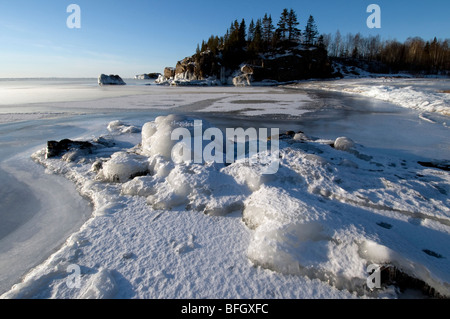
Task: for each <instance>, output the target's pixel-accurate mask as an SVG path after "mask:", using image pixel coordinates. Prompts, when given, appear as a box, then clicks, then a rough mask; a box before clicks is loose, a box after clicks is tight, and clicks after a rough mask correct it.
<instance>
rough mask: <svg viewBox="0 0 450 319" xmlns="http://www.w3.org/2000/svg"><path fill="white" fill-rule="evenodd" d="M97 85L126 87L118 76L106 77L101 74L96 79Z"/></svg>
mask: <svg viewBox="0 0 450 319" xmlns="http://www.w3.org/2000/svg"><path fill="white" fill-rule="evenodd" d="M98 84H99V85H126V83H125V82H124V80H122V78H121V77H120V76H118V75H113V74H111V75H106V74H101V75H100V76H99V77H98Z"/></svg>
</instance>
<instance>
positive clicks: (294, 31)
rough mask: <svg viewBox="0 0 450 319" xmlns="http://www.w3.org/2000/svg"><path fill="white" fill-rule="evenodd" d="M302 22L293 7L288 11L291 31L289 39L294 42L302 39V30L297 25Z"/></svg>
mask: <svg viewBox="0 0 450 319" xmlns="http://www.w3.org/2000/svg"><path fill="white" fill-rule="evenodd" d="M299 24H300V23H299V22H298V20H297V14H296V13H295V11H294V10H293V9H291V10H290V11H289V13H288V18H287V31H288V33H289V36H288V40H289V41H293V42H298V41H299V40H300V36H301V32H300V29H299V28H297V26H298V25H299Z"/></svg>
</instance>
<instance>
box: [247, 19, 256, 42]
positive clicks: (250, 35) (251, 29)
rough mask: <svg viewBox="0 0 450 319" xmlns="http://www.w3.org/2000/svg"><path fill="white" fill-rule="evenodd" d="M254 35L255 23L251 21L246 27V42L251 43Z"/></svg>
mask: <svg viewBox="0 0 450 319" xmlns="http://www.w3.org/2000/svg"><path fill="white" fill-rule="evenodd" d="M254 33H255V22H254V21H253V19H252V21H250V25H249V26H248V36H247V40H248V41H249V42H252V41H253V35H254Z"/></svg>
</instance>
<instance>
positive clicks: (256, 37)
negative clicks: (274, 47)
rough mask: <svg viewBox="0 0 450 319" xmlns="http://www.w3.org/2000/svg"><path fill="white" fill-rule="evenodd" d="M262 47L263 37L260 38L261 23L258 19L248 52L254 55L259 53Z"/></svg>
mask: <svg viewBox="0 0 450 319" xmlns="http://www.w3.org/2000/svg"><path fill="white" fill-rule="evenodd" d="M262 47H263V36H262V21H261V19H258V20H257V21H256V25H255V30H254V33H253V40H252V42H251V43H250V45H249V48H250V51H252V52H254V53H259V52H261V50H262Z"/></svg>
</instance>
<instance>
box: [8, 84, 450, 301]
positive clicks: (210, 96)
mask: <svg viewBox="0 0 450 319" xmlns="http://www.w3.org/2000/svg"><path fill="white" fill-rule="evenodd" d="M373 81H374V82H373V83H374V85H377V81H379V80H373ZM312 83H313V82H312ZM320 83H321V84H320V85H321V86H324V87H325V88H326V86H327V85H332V86H335V87H336V86H338V85H339V84H338V83H336V84H330V83H333V82H320ZM302 85H304V86H305V87H306V89H307V90H308V89H314V90H316V89H319V88H318V85H319V84H311V83H309V82H306V84H303V83H302V84H300V86H302ZM314 85H315V86H314ZM320 85H319V86H320ZM360 85H368V86H370V83H368V84H360ZM355 86H356V82H355ZM344 87H345V85H343V86H342V88H344ZM423 87H424V89H421V90H420V89H419V88H417V87H414V90H415V91H421V92H422V93H423V94H425V95H427V94H428V95H429V96H430V97H431V98H430V101H433V100H432V98H433V94H434V93H433V92H432V91H431V88H428V87H426V85H425V84H424V85H423ZM172 89H174V88H170V87H167V88H161V87H158V88H157V89H156V91H151V94H148V95H146V94H141V93H142V92H141V93H140V94H137V95H133V96H129V97H125V96H122V97H120V96H119V97H114V98H110V99H104V100H101V101H98V100H97V101H78V102H64V103H58V105H59V106H58V109H57V110H58V112H59V111H61V110H64V112H65V111H67V110H75V109H76V110H77V112H80V111H82V112H86V113H90V112H92V114H94V115H95V113H94V112H100V111H101V112H103V111H107V110H109V109H108V108H110V109H120V108H121V107H122V108H125V109H126V110H124V111H123V112H122V113H119V112H116V113H113V112H111V113H107V114H109V115H102V116H99V117H98V119H96V118H95V116H93V117H92V118H91V119H89V120H87V121H86V123H83V124H82V125H81V126H82V127H83V128H85V129H86V130H85V132H84V133H78V135H76V136H77V140H87V141H89V142H91V143H92V144H93V145H94V147H93V149H92V152H91V153H88V152H85V153H78V154H77V156H64V157H57V158H47V156H46V149H45V148H43V147H36V145H33V148H32V149H33V154H32V158H33V160H34V161H35V162H37V163H39V164H40V165H42V166H43V167H45V168H46V170H47V172H49V173H52V174H57V175H62V176H64V177H65V178H67V179H68V180H70V181H72V182H73V183H74V185H75V186H76V189H77V191H78V192H79V194H81V195H82V196H83V197H85V198H88V199H89V200H90V201H91V202H92V205H93V213H92V216H91V218H90V219H89V220H88V221H87V222H85V223H84V225H83V226H82V227H81V229H80V230H79V231H77V232H75V233H73V234H72V235H71V236H70V237H69V238H68V239H67V241H66V242H65V244H64V245H63V246H62V247H60V248H59V249H58V250H57V251H56V252H55V253H53V254H52V255H51V256H50V257H49V258H48V259H47V260H46V261H45V262H43V263H42V264H40V265H39V266H37V267H35V268H33V269H32V270H31V271H30V272H29V273H28V274H27V275H26V276H25V277H24V278H23V280H22V281H21V282H19V283H17V284H16V285H15V286H14V287H12V289H11V290H9V291H7V292H6V293H4V294H3V295H2V296H1V298H245V299H252V298H371V297H375V298H378V297H381V298H397V297H400V296H401V295H402V293H401V292H400V290H399V289H398V288H396V287H395V286H387V287H386V286H383V288H382V289H374V290H370V289H368V287H367V283H368V282H367V279H368V276H369V273H368V267H369V266H370V265H371V264H379V265H385V266H390V267H394V268H395V269H396V270H399V271H401V273H402V274H404V275H407V276H409V277H411V278H415V279H417V280H419V281H421V282H422V285H423V286H428V287H431V288H430V289H429V290H430V291H431V290H433V291H435V292H436V293H438V294H440V295H445V296H450V263H449V258H450V246H449V245H448V243H449V235H450V200H449V196H448V195H449V194H450V175H449V172H448V171H447V170H444V169H439V168H436V167H432V166H433V165H425V164H424V163H422V164H420V163H419V162H420V161H423V160H424V157H423V156H418V155H416V154H414V153H413V152H407V151H401V152H395V151H392V150H390V149H389V147H388V146H386V147H385V148H383V147H379V145H383V143H384V144H386V143H388V142H386V141H378V140H379V139H381V137H378V136H377V135H374V133H376V132H377V131H376V130H375V129H374V128H375V126H376V125H375V124H370V125H372V126H369V127H368V129H369V131H370V132H366V133H365V134H369V135H370V134H372V136H371V138H366V139H364V138H363V136H364V134H362V133H363V132H362V131H361V130H362V128H363V127H365V126H366V125H367V124H366V123H365V122H361V123H353V128H352V129H348V128H347V129H346V130H343V131H342V132H340V131H339V132H338V131H337V130H336V129H333V130H328V131H327V132H325V131H324V132H323V133H324V134H323V135H321V134H317V135H318V137H314V136H312V135H310V133H309V131H308V126H306V125H305V127H304V126H300V125H298V127H297V124H296V123H303V122H301V121H299V122H296V121H295V120H294V121H293V122H292V124H291V125H290V127H296V131H295V132H294V133H293V134H290V135H288V137H287V138H282V139H281V140H280V154H279V163H280V165H279V170H278V171H277V173H276V174H269V175H267V174H265V175H264V174H261V171H262V169H261V168H262V167H261V165H262V164H261V162H258V161H249V160H247V159H239V160H237V161H236V162H234V163H232V164H230V165H226V164H222V163H216V162H202V163H193V162H189V161H183V160H177V159H180V158H177V157H176V154H175V156H174V153H173V152H172V151H173V149H174V146H175V145H176V141H172V140H171V139H170V137H171V132H173V130H174V129H176V128H179V127H181V128H187V129H188V130H190V131H192V130H194V128H195V125H194V120H196V119H197V120H203V123H204V127H203V129H204V130H205V129H207V128H210V127H214V125H215V123H213V122H209V123H208V122H207V121H206V120H205V119H204V117H205V115H207V114H215V112H218V113H220V114H224V113H227V112H228V113H230V114H235V113H240V115H247V116H249V115H253V116H256V118H261V116H264V115H265V116H267V115H268V114H279V115H283V116H287V117H288V118H289V117H293V118H302V117H303V116H304V115H305V114H313V115H311V116H314V114H316V115H319V116H320V115H321V112H322V111H321V110H325V111H327V112H328V111H329V109H325V108H323V109H320V108H319V109H314V107H317V101H316V100H315V99H314V95H311V96H310V95H308V94H306V93H304V92H303V91H301V92H298V91H296V89H297V88H296V89H294V90H289V91H284V90H283V89H281V88H207V89H198V88H176V90H177V91H169V90H172ZM203 90H205V91H203ZM230 90H237V91H234V92H231V91H230ZM399 90H400V88H399ZM407 90H408V88H407ZM342 91H343V90H341V89H340V90H339V92H342ZM169 92H170V93H169ZM436 100H437V99H436ZM443 101H444V102H443V103H444V104H443V105H444V107H445V106H446V105H447V106H448V102H446V100H445V99H444V100H443ZM434 104H435V105H437V102H436V103H434ZM55 105H56V104H55ZM124 105H125V106H124ZM333 105H334V104H333ZM336 105H337V104H336ZM94 106H97V107H98V108H97V109H96V110H91V108H93V107H94ZM38 107H43V106H38ZM46 107H48V106H46ZM333 107H334V106H333ZM146 108H149V110H146ZM162 109H164V113H165V114H162V115H161V116H159V114H158V112H160V111H161V110H162ZM330 109H332V108H330ZM436 110H437V109H436ZM131 111H132V112H136V113H135V114H134V113H133V114H134V115H131V113H132V112H131ZM171 111H174V112H173V113H174V114H172V115H168V114H169V113H170V112H171ZM146 112H148V113H146ZM306 112H308V113H306ZM314 112H315V113H314ZM422 112H424V111H422V110H420V111H419V112H418V113H417V114H418V115H420V114H422ZM184 113H189V115H184ZM24 114H25V113H24ZM26 114H29V113H26ZM77 114H78V113H77ZM423 114H424V116H425V117H426V118H430V119H431V122H430V121H425V123H423V125H424V126H425V127H426V128H436V130H435V131H433V132H434V133H435V134H441V135H442V132H447V131H446V130H448V127H446V126H445V125H444V126H442V125H440V123H439V124H437V123H436V121H435V119H436V117H433V116H430V115H429V112H424V113H423ZM66 115H67V114H66ZM150 115H151V116H150ZM370 116H372V115H370V114H368V115H367V117H370ZM440 116H446V115H444V113H442V114H440ZM19 117H20V115H19ZM146 118H148V119H146ZM209 118H213V117H209ZM386 118H387V116H386ZM399 118H400V117H399ZM106 119H108V120H106ZM350 119H351V118H349V119H348V120H350ZM407 119H408V120H409V119H410V118H409V117H408V118H407ZM439 119H440V120H442V118H439ZM217 120H218V121H219V122H220V117H218V118H217ZM308 120H309V119H308ZM54 121H55V122H57V120H54ZM246 121H248V122H247V124H248V123H255V125H256V123H257V122H256V121H253V120H251V119H249V118H246ZM270 121H271V120H268V122H270ZM67 122H68V123H70V121H69V120H67ZM81 122H82V121H81V120H78V122H76V123H77V125H80V123H81ZM444 122H445V121H444ZM225 123H228V125H232V124H231V123H233V120H228V122H225ZM263 123H266V122H263ZM236 125H238V124H237V123H236ZM323 125H326V126H324V127H328V128H329V127H331V124H327V123H325V124H323ZM389 125H391V124H389ZM421 125H422V123H421ZM24 126H25V127H26V123H24ZM405 127H407V126H399V127H398V129H399V130H400V131H399V133H398V134H399V135H398V136H393V134H391V138H392V140H391V142H392V143H391V144H393V145H389V146H392V147H394V148H398V147H399V146H401V145H400V144H399V142H398V141H399V140H401V138H402V136H401V134H402V131H401V129H404V128H405ZM309 128H314V126H313V125H311V126H310V127H309ZM319 128H320V129H319V130H318V131H319V132H320V131H321V127H319ZM426 128H425V129H426ZM294 129H295V128H294ZM300 129H301V130H302V131H304V132H300V131H298V130H300ZM360 131H361V132H360ZM431 131H432V130H430V134H432V132H431ZM334 132H336V134H334V135H333V133H334ZM343 132H344V133H349V135H351V136H346V135H344V134H342V133H343ZM315 133H317V131H315ZM350 133H351V134H350ZM358 133H361V134H359V136H360V137H361V138H358ZM417 134H418V133H415V134H412V136H416V135H417ZM444 134H445V133H444ZM388 135H389V134H386V136H388ZM71 136H72V137H73V136H74V134H73V132H72V134H71ZM380 136H381V134H380ZM430 136H432V135H430ZM66 137H67V136H60V139H63V138H66ZM441 138H443V139H445V136H444V137H441ZM361 140H367V141H372V142H373V143H371V144H370V145H365V144H364V143H361V142H360V141H361ZM378 142H380V143H378ZM44 143H45V141H42V145H43V144H44ZM206 144H207V143H205V144H203V147H205V145H206ZM444 144H445V143H444ZM444 144H442V145H444ZM193 145H194V144H191V146H193ZM418 145H419V144H418ZM445 145H447V144H445ZM445 145H444V146H443V147H444V148H445V147H446V146H445ZM419 151H420V152H422V154H424V153H426V151H424V150H423V149H422V150H419ZM439 154H442V156H443V158H445V157H446V156H447V155H448V154H449V150H448V149H443V150H441V152H439ZM261 156H267V154H266V153H264V154H257V157H261ZM425 159H428V160H432V157H430V158H425ZM440 162H441V164H443V166H442V167H448V162H445V160H443V159H442V158H441V159H440ZM436 164H438V163H436ZM445 165H447V166H445ZM50 177H51V176H49V178H50ZM73 266H76V267H79V269H80V271H81V277H80V287H75V288H74V287H71V285H69V284H68V280H69V279H70V278H72V277H71V275H72V273H71V272H70V271H69V270H70V269H73Z"/></svg>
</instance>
